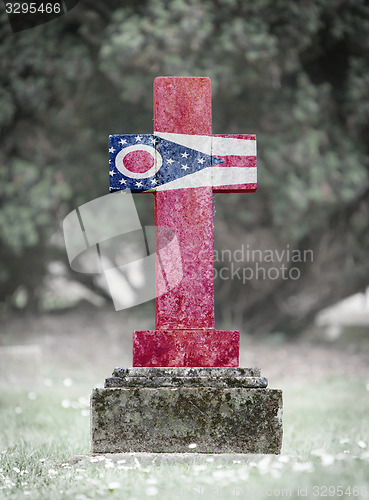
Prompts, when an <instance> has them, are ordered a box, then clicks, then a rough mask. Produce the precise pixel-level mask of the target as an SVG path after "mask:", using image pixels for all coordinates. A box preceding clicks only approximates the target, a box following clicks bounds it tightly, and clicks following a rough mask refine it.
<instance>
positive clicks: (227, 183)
mask: <svg viewBox="0 0 369 500" xmlns="http://www.w3.org/2000/svg"><path fill="white" fill-rule="evenodd" d="M109 164H110V171H109V174H110V190H111V191H117V190H122V189H129V190H130V191H132V192H135V193H138V192H143V191H159V190H167V189H186V188H191V187H203V186H211V187H212V188H213V190H214V191H215V192H221V191H248V192H252V191H256V187H257V175H256V137H255V136H254V135H211V136H199V135H182V134H170V133H161V132H156V133H154V134H136V135H133V134H127V135H111V136H110V137H109Z"/></svg>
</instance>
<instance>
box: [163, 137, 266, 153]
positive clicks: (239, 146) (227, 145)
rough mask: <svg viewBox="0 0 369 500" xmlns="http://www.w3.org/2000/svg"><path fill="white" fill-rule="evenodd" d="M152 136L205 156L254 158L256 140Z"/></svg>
mask: <svg viewBox="0 0 369 500" xmlns="http://www.w3.org/2000/svg"><path fill="white" fill-rule="evenodd" d="M154 135H156V136H158V137H161V138H162V139H166V140H168V141H172V142H175V143H176V144H180V145H181V146H186V147H188V148H191V149H195V150H196V151H200V152H201V153H204V154H207V155H211V154H212V155H215V156H229V155H236V156H256V140H255V141H254V140H251V139H236V138H231V137H212V136H208V135H186V134H170V133H167V132H154Z"/></svg>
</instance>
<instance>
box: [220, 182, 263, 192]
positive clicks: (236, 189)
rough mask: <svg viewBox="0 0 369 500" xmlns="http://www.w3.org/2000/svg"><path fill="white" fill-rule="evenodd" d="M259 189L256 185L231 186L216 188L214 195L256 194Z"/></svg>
mask: <svg viewBox="0 0 369 500" xmlns="http://www.w3.org/2000/svg"><path fill="white" fill-rule="evenodd" d="M256 189H257V184H256V183H249V184H232V185H231V186H214V187H213V192H214V193H254V192H255V191H256Z"/></svg>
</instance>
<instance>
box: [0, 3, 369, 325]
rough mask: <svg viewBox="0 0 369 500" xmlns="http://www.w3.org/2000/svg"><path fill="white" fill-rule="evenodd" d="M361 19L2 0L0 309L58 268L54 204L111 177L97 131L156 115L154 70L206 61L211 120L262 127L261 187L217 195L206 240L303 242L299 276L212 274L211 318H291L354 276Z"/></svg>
mask: <svg viewBox="0 0 369 500" xmlns="http://www.w3.org/2000/svg"><path fill="white" fill-rule="evenodd" d="M368 33H369V7H368V6H367V3H366V2H365V0H355V1H352V0H307V1H305V2H290V1H288V0H277V1H273V0H258V1H256V2H245V1H242V0H147V1H145V0H140V1H134V0H127V1H124V2H122V1H118V0H107V1H105V2H103V3H102V2H93V1H92V0H81V1H80V2H79V3H78V5H77V6H76V7H75V8H74V9H73V10H71V11H70V12H69V13H68V14H66V15H64V16H63V17H61V18H58V19H56V20H54V21H52V22H50V23H47V24H44V25H41V26H39V27H36V28H33V29H30V30H26V31H23V32H19V33H15V34H13V33H12V32H11V30H10V26H9V24H8V21H7V17H6V14H5V13H4V12H2V13H1V15H0V40H1V44H0V81H1V86H0V133H1V138H0V141H1V148H0V304H1V308H2V310H3V311H5V312H6V311H9V310H11V309H12V308H19V307H20V306H22V308H23V310H33V311H39V310H40V308H42V292H43V290H44V287H45V282H46V280H47V278H48V275H49V274H50V269H52V267H50V263H53V262H54V263H55V262H59V263H63V265H64V268H63V269H64V272H65V273H71V271H69V266H68V264H67V261H66V255H65V250H64V247H63V242H62V234H61V222H62V220H63V218H64V217H65V215H66V214H67V213H68V212H69V211H70V210H72V209H74V208H76V207H77V206H79V205H81V204H83V203H85V202H87V201H89V200H92V199H94V198H97V197H99V196H102V195H104V194H106V193H107V189H108V176H107V168H108V163H107V136H108V135H109V134H110V133H135V132H140V133H150V132H151V122H152V83H153V79H154V78H155V77H156V76H158V75H178V76H189V75H191V76H193V75H196V76H201V75H204V76H210V77H211V79H212V91H213V131H214V133H237V132H238V133H256V134H257V137H258V146H259V148H258V165H259V186H260V187H259V189H258V191H257V193H256V194H255V195H252V196H251V195H241V194H240V195H239V194H232V195H229V194H228V195H216V198H215V209H216V214H215V247H216V248H217V249H220V250H221V249H231V250H235V249H237V248H240V246H241V245H242V244H243V245H245V246H246V245H249V247H250V248H251V249H252V248H254V249H272V250H275V249H277V250H278V249H279V250H283V249H284V248H286V247H287V245H289V247H290V248H291V249H292V248H294V249H300V250H305V249H312V250H313V252H314V262H313V263H310V262H308V263H303V262H302V263H293V264H292V265H293V266H296V265H297V266H298V267H299V268H300V271H301V279H299V280H296V281H294V280H283V279H278V280H250V281H248V282H247V284H246V285H245V284H242V282H240V280H228V281H222V280H217V282H216V303H217V307H216V310H217V322H218V326H221V324H223V325H224V326H228V327H230V326H232V325H233V326H234V325H236V324H237V326H238V327H240V328H243V330H245V331H246V332H249V333H254V332H273V331H274V332H275V331H282V332H285V333H288V334H291V335H292V334H295V333H297V332H298V331H300V330H301V329H302V328H303V327H305V326H307V325H308V324H309V322H310V321H311V320H312V318H313V317H314V315H315V314H316V312H317V311H319V310H320V309H321V308H323V307H325V306H327V305H330V304H332V303H334V302H335V301H337V300H338V299H340V298H343V297H345V296H347V295H349V294H351V293H354V292H356V291H359V290H363V289H364V288H365V287H366V286H367V284H368V282H369V264H368V261H367V255H368V248H369V231H368V225H369V224H368V221H369V217H368V211H369V203H368V200H369V198H368V195H369V175H368V172H369V146H368V140H367V137H368V132H369V65H368V57H369V55H368V54H369V37H368ZM136 198H137V203H138V205H139V207H141V208H143V210H141V212H140V213H141V217H142V221H143V223H146V221H148V220H149V219H148V216H147V215H146V214H147V213H148V212H150V210H147V209H145V207H146V206H148V205H146V204H150V203H151V202H149V201H147V199H148V198H150V196H139V197H136ZM244 265H245V266H247V265H248V264H247V263H246V262H245V263H244ZM217 266H222V263H217ZM72 277H73V279H79V280H83V281H84V283H85V285H88V286H89V287H91V288H92V289H94V290H95V291H98V292H99V293H104V292H103V291H102V290H100V289H98V286H97V283H96V281H95V280H94V279H93V277H91V276H86V275H85V276H83V275H77V274H75V273H73V276H72ZM20 294H21V295H22V297H23V301H20V300H19V296H20Z"/></svg>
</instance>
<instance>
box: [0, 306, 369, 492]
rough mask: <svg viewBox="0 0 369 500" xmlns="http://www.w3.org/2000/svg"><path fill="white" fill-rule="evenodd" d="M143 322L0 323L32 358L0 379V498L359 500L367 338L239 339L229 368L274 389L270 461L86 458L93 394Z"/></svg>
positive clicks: (368, 464) (368, 455) (363, 481)
mask: <svg viewBox="0 0 369 500" xmlns="http://www.w3.org/2000/svg"><path fill="white" fill-rule="evenodd" d="M146 326H149V325H148V324H147V321H146V320H145V319H144V318H142V319H137V318H135V317H133V316H132V315H129V314H128V313H127V312H124V311H123V312H121V313H116V312H114V311H112V309H111V308H110V309H92V308H89V307H85V308H83V307H80V308H78V309H74V310H71V311H68V312H66V313H64V314H55V313H53V314H47V315H43V316H41V317H38V318H29V317H22V316H18V317H10V316H9V317H4V318H3V320H2V324H1V344H2V345H3V346H4V345H11V344H12V345H14V344H18V345H27V344H28V345H35V344H36V345H39V346H40V348H41V352H42V361H41V365H40V373H39V374H37V373H35V374H34V375H35V376H34V378H33V379H32V378H30V379H29V381H28V383H27V384H25V385H24V386H23V387H19V386H18V387H17V386H16V385H17V384H16V383H15V381H16V376H17V373H18V374H20V373H21V370H22V367H21V366H20V365H18V366H16V365H15V366H14V367H13V369H14V374H13V376H14V377H15V379H14V378H13V379H12V382H11V383H9V384H6V383H5V379H6V377H5V375H4V374H3V373H2V379H3V380H2V384H3V385H2V387H1V388H0V498H14V499H18V498H19V499H20V498H22V499H23V498H25V497H29V498H32V499H53V500H57V499H76V500H83V499H89V498H101V499H105V498H107V499H110V498H111V499H141V498H149V497H156V498H160V499H173V498H191V499H192V498H201V499H213V498H221V499H226V498H227V499H231V498H233V497H234V498H252V499H261V498H274V497H288V498H300V497H306V498H315V497H316V498H320V497H331V498H336V497H342V498H369V480H368V470H369V425H368V415H369V363H368V361H369V339H368V338H367V336H365V335H364V336H359V335H358V333H357V332H351V333H352V334H351V335H350V334H349V335H348V336H347V337H346V339H345V340H342V341H340V342H335V343H327V342H322V341H317V338H319V337H317V336H303V337H301V338H299V339H296V340H294V341H287V340H286V339H284V338H283V336H281V335H274V336H271V337H267V338H264V339H256V338H252V337H242V339H241V358H240V366H260V367H261V369H262V375H263V376H265V377H267V378H268V379H269V387H272V388H280V389H282V390H283V394H284V416H283V422H284V440H283V448H282V454H281V456H279V457H274V456H254V457H253V456H249V457H247V459H246V460H245V459H244V458H243V457H240V456H238V455H235V456H233V455H228V456H227V457H224V456H216V455H213V454H209V455H197V454H196V453H193V452H194V451H196V447H195V446H193V447H191V448H190V449H189V456H188V458H187V459H186V461H184V462H180V461H177V462H174V463H168V462H165V461H163V460H160V456H159V458H157V459H155V458H153V457H147V456H140V455H135V456H125V457H122V456H121V457H109V456H101V457H100V456H91V455H89V452H90V442H89V427H90V422H89V395H90V393H91V390H92V387H93V386H95V385H97V384H103V382H104V379H105V378H106V377H108V376H110V374H111V372H112V370H113V368H114V367H115V366H131V364H132V357H131V356H132V355H131V337H132V331H133V330H134V329H136V328H144V327H146ZM219 326H221V325H219ZM363 331H366V335H367V333H368V330H367V329H366V330H363ZM355 333H356V335H355ZM6 375H7V376H8V375H9V376H10V375H11V374H6ZM38 375H39V377H40V380H39V382H38V381H37V376H38ZM23 384H24V382H23ZM195 444H196V443H193V445H195ZM79 455H83V457H82V458H76V457H78V456H79ZM73 457H74V459H73Z"/></svg>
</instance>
